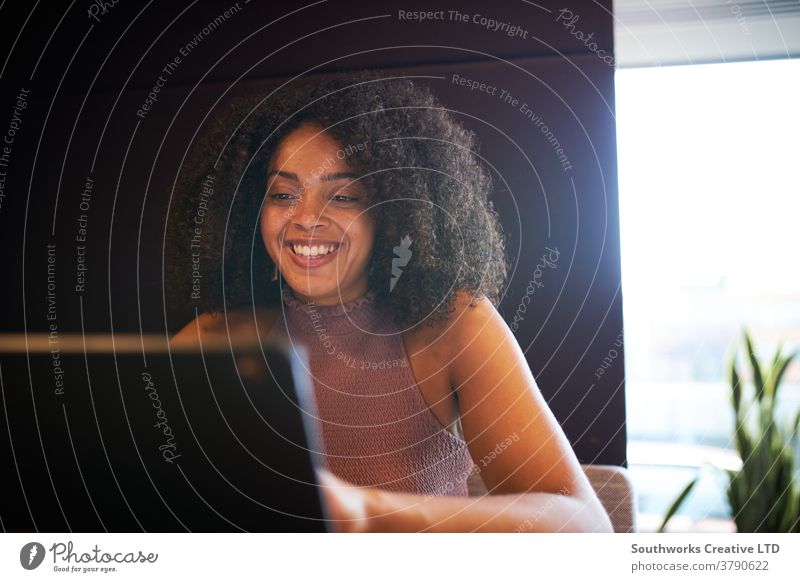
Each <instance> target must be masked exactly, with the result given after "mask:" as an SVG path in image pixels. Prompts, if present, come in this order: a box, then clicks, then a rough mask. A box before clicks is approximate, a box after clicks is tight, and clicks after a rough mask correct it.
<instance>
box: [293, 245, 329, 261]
mask: <svg viewBox="0 0 800 582" xmlns="http://www.w3.org/2000/svg"><path fill="white" fill-rule="evenodd" d="M337 247H338V245H314V246H307V245H292V251H294V254H296V255H300V256H301V257H307V258H312V259H313V258H317V257H321V256H324V255H327V254H328V253H332V252H333V251H335V250H336V248H337Z"/></svg>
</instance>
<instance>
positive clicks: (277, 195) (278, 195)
mask: <svg viewBox="0 0 800 582" xmlns="http://www.w3.org/2000/svg"><path fill="white" fill-rule="evenodd" d="M267 197H268V198H269V199H270V200H275V201H276V202H285V201H288V200H293V199H294V198H295V196H294V194H288V193H286V192H273V193H270V194H267Z"/></svg>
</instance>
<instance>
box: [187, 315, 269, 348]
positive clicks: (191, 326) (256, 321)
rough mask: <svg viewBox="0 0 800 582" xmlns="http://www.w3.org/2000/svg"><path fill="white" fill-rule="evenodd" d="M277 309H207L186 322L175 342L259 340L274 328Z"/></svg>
mask: <svg viewBox="0 0 800 582" xmlns="http://www.w3.org/2000/svg"><path fill="white" fill-rule="evenodd" d="M277 316H278V311H277V310H276V309H270V308H266V307H256V308H254V309H231V310H228V311H227V312H205V313H201V314H200V315H198V316H197V317H196V318H195V319H193V320H192V321H190V322H189V323H187V324H186V325H185V326H184V327H183V329H181V330H180V331H179V332H178V333H176V334H175V335H174V336H173V338H172V340H171V343H172V344H173V345H182V344H193V343H197V342H198V340H206V339H211V340H213V339H218V338H224V337H229V336H230V337H235V338H236V339H237V340H244V341H247V340H257V339H258V338H263V337H264V336H265V335H266V334H267V333H269V331H270V330H271V329H272V326H273V325H274V323H275V320H276V319H277Z"/></svg>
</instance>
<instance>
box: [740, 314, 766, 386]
mask: <svg viewBox="0 0 800 582" xmlns="http://www.w3.org/2000/svg"><path fill="white" fill-rule="evenodd" d="M744 343H745V347H746V348H747V357H748V358H749V359H750V366H751V367H752V368H753V384H755V387H756V398H757V399H758V400H759V401H760V400H761V399H762V398H763V397H764V378H763V376H762V375H761V364H760V363H759V361H758V356H757V355H756V352H755V349H754V348H753V341H752V340H751V339H750V333H749V332H748V331H746V330H745V332H744Z"/></svg>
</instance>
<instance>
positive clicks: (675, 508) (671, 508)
mask: <svg viewBox="0 0 800 582" xmlns="http://www.w3.org/2000/svg"><path fill="white" fill-rule="evenodd" d="M699 479H700V478H699V477H695V478H694V479H692V480H691V481H689V483H687V485H686V487H684V488H683V491H681V493H680V495H678V497H677V498H675V501H673V502H672V505H670V506H669V509H667V513H665V514H664V520H663V521H662V522H661V525H660V526H658V529H657V530H656V533H664V532H665V531H666V529H667V522H668V521H669V520H670V519H672V516H673V515H675V514H676V513H677V512H678V510H679V509H680V508H681V506H682V505H683V502H684V501H686V498H687V497H689V493H691V492H692V489H694V486H695V485H697V482H698V481H699Z"/></svg>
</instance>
